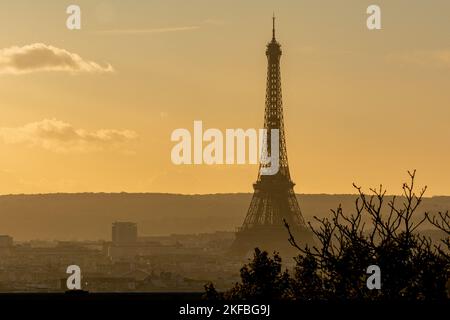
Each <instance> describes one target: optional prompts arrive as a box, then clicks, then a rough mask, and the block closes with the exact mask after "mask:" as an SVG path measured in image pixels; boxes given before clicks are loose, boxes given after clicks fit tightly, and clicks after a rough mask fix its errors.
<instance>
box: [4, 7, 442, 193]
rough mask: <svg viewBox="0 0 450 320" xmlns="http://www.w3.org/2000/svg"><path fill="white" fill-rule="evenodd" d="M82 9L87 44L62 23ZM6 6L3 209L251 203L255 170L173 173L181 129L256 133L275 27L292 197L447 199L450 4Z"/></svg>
mask: <svg viewBox="0 0 450 320" xmlns="http://www.w3.org/2000/svg"><path fill="white" fill-rule="evenodd" d="M71 4H77V5H79V6H80V8H81V29H80V30H69V29H67V27H66V19H67V17H68V14H67V13H66V8H67V7H68V6H69V5H71ZM371 4H373V2H372V1H365V0H345V1H334V0H328V1H324V0H321V1H317V0H316V1H313V0H304V1H287V0H285V1H264V0H248V1H237V0H227V1H225V0H216V1H210V0H191V1H182V0H153V1H145V2H144V1H140V0H134V1H133V0H131V1H126V2H125V1H113V0H109V1H107V0H105V1H100V0H89V1H81V0H77V1H51V0H41V1H38V2H37V1H31V0H30V1H25V0H17V1H8V2H6V1H1V2H0V194H17V193H53V192H170V193H185V194H195V193H203V194H204V193H225V192H252V183H253V182H254V181H255V179H256V177H257V170H258V168H257V165H250V164H249V165H175V164H173V163H172V161H171V157H170V155H171V149H172V148H173V147H174V145H175V143H174V142H172V141H171V140H170V136H171V133H172V132H173V131H174V130H175V129H177V128H187V129H189V130H191V131H192V130H193V122H194V120H201V121H203V126H204V127H205V128H218V129H220V130H225V129H226V128H244V129H247V128H261V126H262V125H263V117H264V97H265V79H266V64H267V61H266V56H265V46H266V44H267V42H268V41H270V38H271V23H272V21H271V18H272V14H273V12H275V14H276V17H277V39H278V41H279V42H280V43H281V45H282V49H283V56H282V58H281V59H282V60H281V73H282V83H283V102H284V112H285V127H286V136H287V150H288V158H289V165H290V170H291V176H292V178H293V180H294V182H295V183H296V187H295V191H296V192H297V193H332V194H335V193H336V194H338V193H354V192H355V190H354V188H353V187H352V183H353V182H355V183H357V184H358V185H361V186H363V187H365V188H366V189H368V188H369V187H374V186H378V185H379V184H383V185H384V186H385V187H386V188H387V189H388V193H391V194H398V193H400V192H401V186H402V183H403V181H405V180H406V179H407V170H413V169H417V172H418V173H417V176H418V181H417V183H418V184H419V185H428V192H427V195H428V196H432V195H450V183H449V181H450V168H449V163H450V147H449V141H450V129H449V123H450V121H449V119H450V90H449V88H450V20H449V19H448V14H449V12H450V2H449V1H446V0H442V1H440V0H432V1H415V0H397V1H377V2H376V4H378V5H379V6H380V8H381V21H382V29H381V30H372V31H370V30H368V29H367V27H366V19H367V17H368V15H367V13H366V8H367V7H368V6H369V5H371Z"/></svg>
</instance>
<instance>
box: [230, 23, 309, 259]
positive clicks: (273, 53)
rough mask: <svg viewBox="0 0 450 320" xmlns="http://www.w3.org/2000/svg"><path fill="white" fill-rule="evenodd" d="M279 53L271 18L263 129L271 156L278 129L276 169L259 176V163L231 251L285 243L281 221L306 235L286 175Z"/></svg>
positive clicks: (289, 181) (290, 184) (286, 162)
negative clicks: (274, 130) (242, 221)
mask: <svg viewBox="0 0 450 320" xmlns="http://www.w3.org/2000/svg"><path fill="white" fill-rule="evenodd" d="M281 54H282V51H281V45H280V44H279V43H278V42H277V40H276V38H275V17H274V18H273V28H272V41H271V42H269V43H268V44H267V49H266V56H267V62H268V66H267V86H266V101H265V115H264V128H265V129H267V136H266V137H265V139H264V140H265V143H266V145H267V151H268V153H269V155H270V153H271V150H270V146H271V143H270V137H271V135H270V130H271V129H278V130H279V170H278V172H277V173H276V174H275V175H262V174H261V168H263V167H264V166H267V165H265V164H260V167H259V171H258V178H257V181H256V183H254V184H253V188H254V193H253V197H252V200H251V203H250V207H249V209H248V212H247V215H246V217H245V220H244V223H243V225H242V227H241V228H240V229H239V230H238V232H237V233H236V240H235V242H234V244H233V246H234V251H239V249H240V250H241V251H242V250H244V251H246V250H252V249H253V246H263V245H266V246H267V245H269V244H275V243H276V242H283V243H286V244H288V241H287V238H288V236H287V231H286V229H285V228H284V222H283V220H286V221H287V222H288V223H289V225H290V226H291V229H293V230H297V232H296V233H297V234H298V232H299V231H301V232H302V233H305V232H306V233H307V232H308V231H307V228H306V224H305V221H304V219H303V216H302V213H301V211H300V206H299V204H298V202H297V198H296V196H295V193H294V185H295V184H294V183H293V182H292V180H291V176H290V173H289V165H288V157H287V151H286V139H285V132H284V119H283V103H282V93H281V72H280V58H281ZM268 165H270V164H268ZM280 237H281V239H280ZM303 238H304V237H303ZM277 249H278V250H280V248H277Z"/></svg>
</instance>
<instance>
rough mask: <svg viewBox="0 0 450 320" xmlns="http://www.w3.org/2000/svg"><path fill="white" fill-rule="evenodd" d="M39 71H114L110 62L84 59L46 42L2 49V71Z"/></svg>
mask: <svg viewBox="0 0 450 320" xmlns="http://www.w3.org/2000/svg"><path fill="white" fill-rule="evenodd" d="M39 71H65V72H72V73H79V72H89V73H98V72H102V73H103V72H112V71H114V69H113V67H112V66H111V65H110V64H107V65H106V66H101V65H100V64H98V63H96V62H93V61H89V60H86V59H83V58H82V57H80V56H79V55H78V54H76V53H72V52H69V51H67V50H65V49H60V48H56V47H54V46H51V45H46V44H44V43H33V44H30V45H25V46H23V47H18V46H13V47H9V48H4V49H0V73H3V74H23V73H30V72H39Z"/></svg>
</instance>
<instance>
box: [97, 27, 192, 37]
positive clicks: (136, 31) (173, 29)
mask: <svg viewBox="0 0 450 320" xmlns="http://www.w3.org/2000/svg"><path fill="white" fill-rule="evenodd" d="M199 28H200V26H184V27H170V28H150V29H112V30H99V31H96V33H97V34H101V35H132V34H137V35H138V34H152V33H167V32H181V31H192V30H197V29H199Z"/></svg>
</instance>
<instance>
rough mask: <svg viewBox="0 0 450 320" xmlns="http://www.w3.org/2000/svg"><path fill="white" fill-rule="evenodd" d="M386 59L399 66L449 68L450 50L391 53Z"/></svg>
mask: <svg viewBox="0 0 450 320" xmlns="http://www.w3.org/2000/svg"><path fill="white" fill-rule="evenodd" d="M386 59H387V61H389V62H392V63H397V64H400V65H416V66H421V67H435V68H450V49H442V50H428V51H426V50H422V51H412V52H405V53H392V54H389V55H387V56H386Z"/></svg>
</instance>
